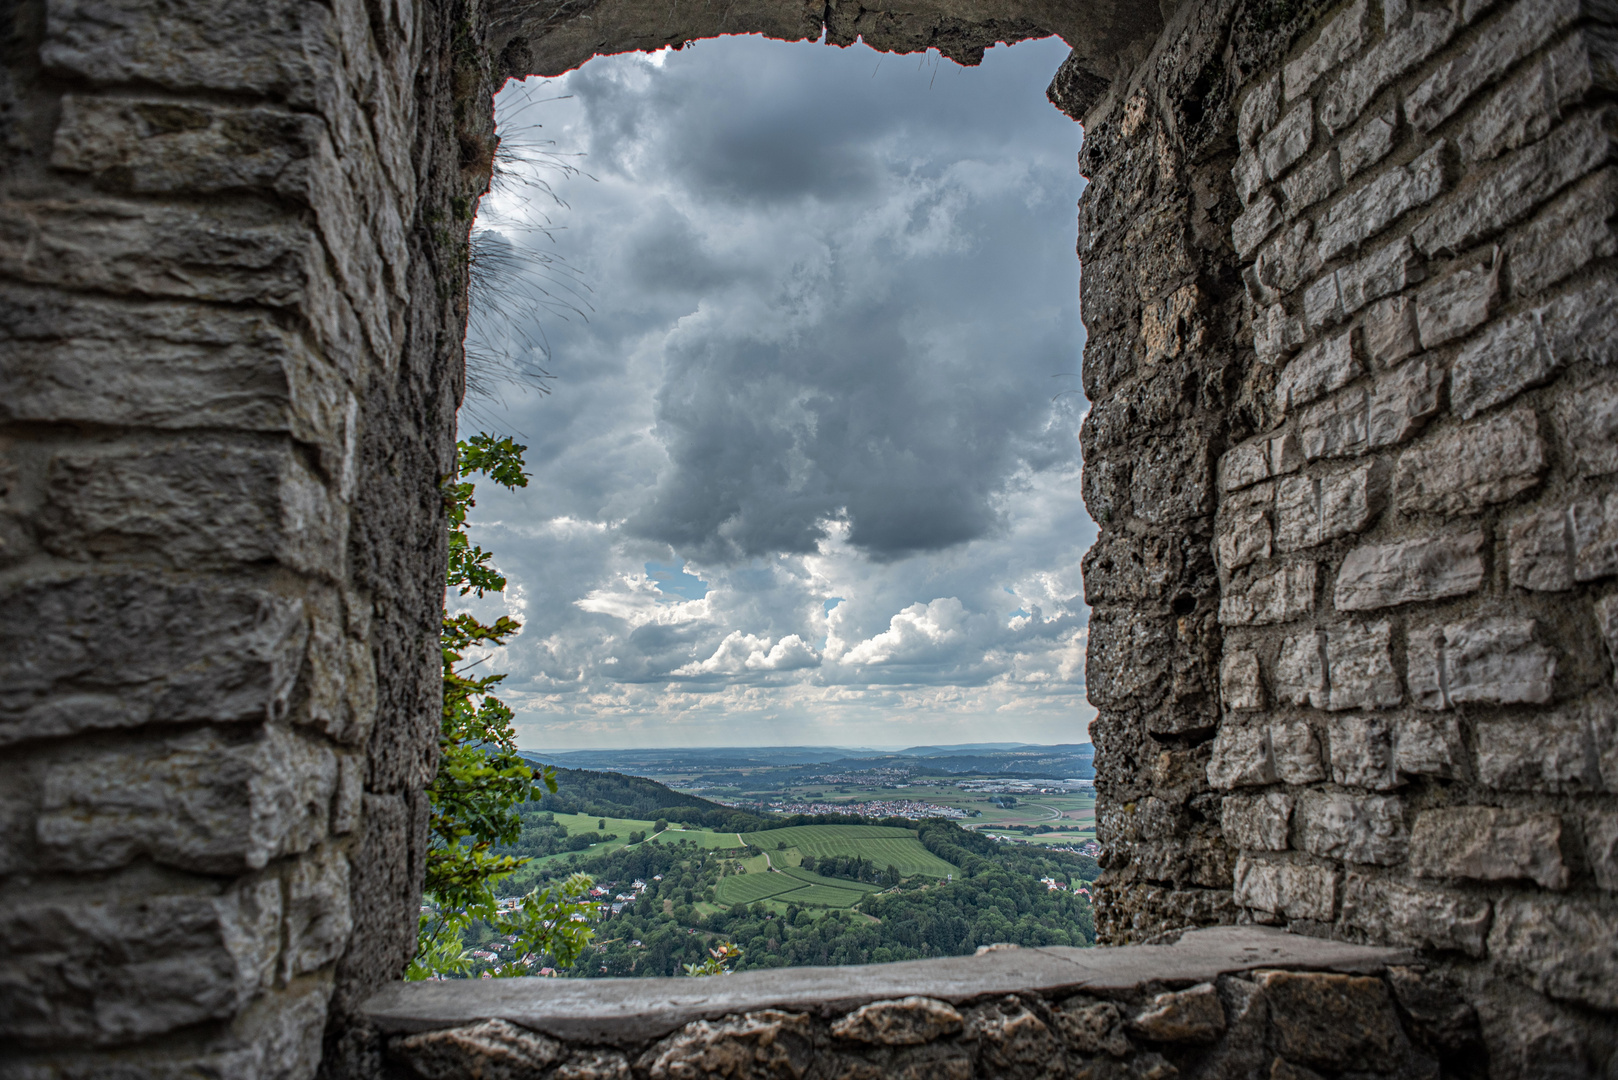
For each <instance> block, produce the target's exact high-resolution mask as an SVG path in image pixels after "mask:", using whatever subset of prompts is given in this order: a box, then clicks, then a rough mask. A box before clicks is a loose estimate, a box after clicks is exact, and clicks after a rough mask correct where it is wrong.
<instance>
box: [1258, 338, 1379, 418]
mask: <svg viewBox="0 0 1618 1080" xmlns="http://www.w3.org/2000/svg"><path fill="white" fill-rule="evenodd" d="M1358 343H1359V329H1358V328H1357V327H1356V328H1354V329H1351V330H1349V331H1348V332H1347V333H1343V334H1338V335H1337V336H1336V337H1332V338H1328V339H1327V340H1325V341H1322V342H1320V343H1319V344H1317V345H1314V346H1312V347H1311V348H1308V349H1305V350H1304V351H1303V352H1301V353H1299V354H1298V355H1297V356H1296V357H1294V358H1293V359H1292V361H1291V362H1290V363H1288V364H1287V366H1286V367H1285V368H1284V369H1282V371H1281V378H1280V379H1279V380H1278V381H1277V382H1276V386H1275V397H1276V405H1277V407H1278V411H1279V412H1280V413H1282V414H1283V415H1284V414H1285V413H1287V412H1289V411H1291V410H1292V409H1295V408H1297V407H1299V406H1301V405H1307V404H1308V403H1309V402H1311V401H1315V400H1317V399H1318V398H1321V397H1324V396H1325V395H1327V394H1329V393H1331V392H1332V391H1333V390H1338V389H1341V388H1342V387H1344V386H1347V385H1348V384H1349V383H1351V382H1353V381H1354V380H1355V379H1356V378H1358V377H1359V376H1360V375H1361V374H1363V373H1364V371H1365V365H1364V364H1363V363H1362V362H1361V360H1360V350H1359V348H1358Z"/></svg>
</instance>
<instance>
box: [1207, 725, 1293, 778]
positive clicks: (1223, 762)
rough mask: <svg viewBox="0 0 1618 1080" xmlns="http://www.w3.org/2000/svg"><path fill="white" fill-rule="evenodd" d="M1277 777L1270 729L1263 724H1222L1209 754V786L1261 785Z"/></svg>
mask: <svg viewBox="0 0 1618 1080" xmlns="http://www.w3.org/2000/svg"><path fill="white" fill-rule="evenodd" d="M1275 780H1276V772H1275V761H1274V759H1273V758H1272V756H1271V754H1270V733H1269V731H1268V729H1266V728H1263V727H1252V726H1248V727H1238V726H1236V725H1234V724H1221V725H1220V727H1219V732H1218V734H1216V735H1215V736H1214V745H1213V753H1212V755H1211V756H1210V757H1209V758H1208V786H1209V787H1212V788H1214V789H1215V790H1218V791H1228V790H1230V789H1231V788H1237V787H1262V786H1264V785H1266V784H1273V783H1275Z"/></svg>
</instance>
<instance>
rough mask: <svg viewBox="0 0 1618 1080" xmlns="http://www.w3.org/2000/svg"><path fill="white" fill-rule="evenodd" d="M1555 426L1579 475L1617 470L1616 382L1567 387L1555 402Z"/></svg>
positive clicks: (1609, 472) (1595, 474)
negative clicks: (1614, 383)
mask: <svg viewBox="0 0 1618 1080" xmlns="http://www.w3.org/2000/svg"><path fill="white" fill-rule="evenodd" d="M1556 428H1557V431H1558V432H1559V434H1560V435H1561V444H1562V454H1563V456H1564V457H1565V458H1566V459H1567V461H1568V462H1569V463H1570V464H1571V465H1572V467H1573V470H1574V471H1575V472H1576V473H1577V474H1578V475H1579V476H1585V477H1594V476H1609V475H1611V474H1612V473H1615V472H1618V386H1614V385H1613V384H1612V383H1611V382H1610V381H1607V380H1598V381H1594V382H1589V383H1585V384H1584V385H1582V386H1576V387H1570V388H1569V389H1568V391H1567V392H1566V393H1564V394H1563V395H1562V396H1561V397H1560V399H1558V401H1557V403H1556Z"/></svg>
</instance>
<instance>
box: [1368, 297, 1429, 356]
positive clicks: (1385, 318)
mask: <svg viewBox="0 0 1618 1080" xmlns="http://www.w3.org/2000/svg"><path fill="white" fill-rule="evenodd" d="M1420 349H1421V344H1420V341H1419V339H1418V338H1417V336H1416V305H1415V303H1414V302H1413V301H1412V300H1411V299H1410V298H1409V297H1408V296H1393V297H1389V298H1388V299H1386V300H1380V301H1378V302H1377V303H1375V304H1372V305H1371V306H1370V307H1369V308H1368V309H1367V310H1366V312H1365V353H1366V355H1367V356H1369V357H1370V358H1371V360H1372V362H1373V363H1375V364H1376V365H1377V366H1378V367H1392V366H1393V365H1394V364H1397V363H1398V362H1399V361H1401V360H1403V359H1405V358H1406V357H1409V356H1414V355H1415V354H1416V353H1417V352H1418V351H1420Z"/></svg>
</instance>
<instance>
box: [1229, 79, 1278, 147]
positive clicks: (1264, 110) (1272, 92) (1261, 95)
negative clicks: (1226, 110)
mask: <svg viewBox="0 0 1618 1080" xmlns="http://www.w3.org/2000/svg"><path fill="white" fill-rule="evenodd" d="M1279 119H1281V76H1280V75H1272V76H1271V77H1269V78H1268V79H1264V80H1262V81H1260V82H1258V83H1256V84H1254V86H1253V87H1252V88H1251V89H1250V90H1248V91H1247V94H1246V96H1245V97H1243V98H1242V105H1241V109H1240V110H1239V111H1238V112H1237V115H1236V138H1237V139H1238V140H1239V141H1240V143H1241V145H1242V146H1244V147H1251V146H1254V145H1255V144H1257V142H1258V139H1259V136H1261V135H1263V134H1264V133H1265V132H1266V131H1268V130H1270V128H1272V127H1274V126H1275V122H1276V121H1277V120H1279Z"/></svg>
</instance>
